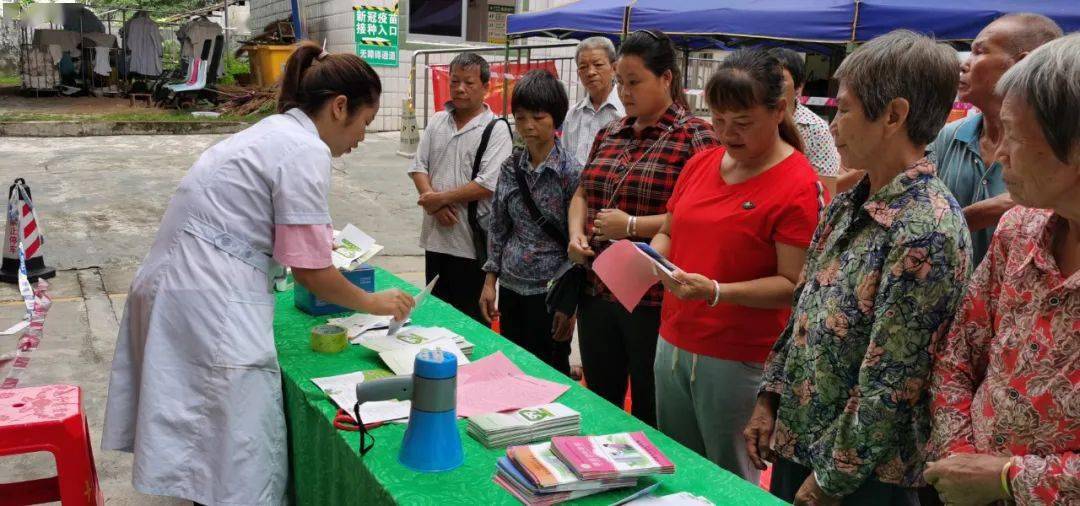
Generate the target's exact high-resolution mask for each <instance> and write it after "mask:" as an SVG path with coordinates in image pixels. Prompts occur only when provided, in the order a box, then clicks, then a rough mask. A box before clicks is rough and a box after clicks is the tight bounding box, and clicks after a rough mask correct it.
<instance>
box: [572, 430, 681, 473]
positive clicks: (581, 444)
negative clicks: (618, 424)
mask: <svg viewBox="0 0 1080 506" xmlns="http://www.w3.org/2000/svg"><path fill="white" fill-rule="evenodd" d="M551 451H552V452H554V453H555V455H556V456H558V457H559V459H560V460H562V461H563V462H566V465H567V466H569V467H570V469H571V470H572V471H574V474H575V475H577V476H578V477H579V478H581V479H583V480H598V479H604V478H613V477H626V476H645V475H649V474H672V473H674V472H675V464H673V463H672V462H671V461H670V460H668V458H667V457H666V456H664V454H663V453H661V452H660V449H659V448H657V447H656V446H654V445H653V444H652V442H651V441H649V438H648V437H646V436H645V433H644V432H620V433H618V434H608V435H606V436H560V437H554V438H552V439H551Z"/></svg>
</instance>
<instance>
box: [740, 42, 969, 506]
mask: <svg viewBox="0 0 1080 506" xmlns="http://www.w3.org/2000/svg"><path fill="white" fill-rule="evenodd" d="M959 73H960V71H959V62H958V59H957V57H956V52H955V51H954V50H953V49H951V48H950V47H948V46H946V45H943V44H939V43H937V42H935V41H934V40H933V39H930V38H928V37H925V36H922V35H918V34H915V33H913V32H910V31H906V30H898V31H894V32H890V33H888V34H886V35H883V36H881V37H878V38H875V39H873V40H871V41H870V42H867V43H866V44H864V45H863V46H861V47H860V48H859V49H856V50H855V51H854V52H853V53H852V54H851V55H849V56H848V57H847V59H845V60H844V62H843V63H842V64H841V65H840V68H839V69H838V70H837V72H836V77H837V79H839V84H840V87H839V95H838V97H837V98H838V101H839V107H838V112H837V115H836V118H835V119H833V122H832V125H831V129H832V132H833V136H835V137H836V146H837V148H838V150H839V151H840V157H841V161H842V163H843V165H844V166H845V167H851V168H855V169H860V170H863V171H865V172H866V175H865V176H864V177H863V179H862V181H861V182H859V183H858V184H857V185H856V186H855V188H853V189H852V190H850V191H847V192H844V193H842V194H840V195H838V196H836V198H835V199H834V200H833V202H832V204H831V205H830V206H829V208H828V209H827V210H826V211H825V216H824V217H823V219H822V220H821V224H820V225H819V227H818V229H817V232H815V234H814V239H813V242H812V243H811V244H810V248H809V250H808V251H807V258H806V267H805V270H804V276H803V279H802V281H800V283H799V285H798V286H797V287H796V288H795V295H794V301H795V307H794V311H793V313H792V316H791V319H790V320H789V321H788V324H787V327H786V328H785V329H784V331H783V332H782V333H781V335H780V338H779V339H778V340H777V343H776V345H775V346H774V347H773V351H772V354H771V355H770V356H769V359H768V361H767V362H766V366H765V374H764V382H763V383H764V384H763V386H762V389H761V392H760V394H759V395H758V399H757V406H756V407H755V410H754V414H753V415H752V417H751V420H750V422H749V424H748V425H747V428H746V430H745V431H744V436H745V437H746V440H747V441H746V442H747V450H748V453H749V456H750V458H751V460H752V461H754V463H755V464H756V465H757V466H758V467H759V468H760V469H764V466H765V464H764V460H770V459H771V460H772V461H773V462H774V464H775V465H774V467H773V475H772V484H771V490H772V492H773V493H774V494H776V495H777V496H779V497H780V498H781V499H784V500H786V501H793V502H794V503H795V504H797V505H798V504H816V505H832V504H852V505H856V504H857V505H862V504H889V505H917V504H919V498H918V487H920V486H922V485H924V483H923V482H922V470H923V467H924V464H925V457H924V454H923V450H924V448H925V447H926V442H927V440H928V439H929V436H930V402H929V395H928V392H927V385H928V384H929V377H930V358H931V357H930V351H929V349H930V345H931V343H932V342H933V341H934V338H935V337H936V336H940V335H944V333H945V331H946V330H948V328H949V324H950V323H951V321H952V317H953V313H954V311H955V310H956V307H957V305H958V303H959V302H960V296H961V292H962V290H963V283H964V280H966V279H967V275H968V263H969V262H968V258H969V254H968V251H967V249H968V247H969V244H970V242H971V238H970V236H969V234H968V230H967V226H966V225H965V223H964V216H963V213H962V211H961V209H960V206H959V205H957V203H956V200H955V199H953V197H952V194H950V193H949V189H948V188H946V187H945V184H944V183H942V182H941V180H939V179H938V178H937V177H935V176H934V166H933V164H932V163H931V162H930V161H929V160H927V159H926V158H925V154H924V151H925V148H926V145H927V144H928V143H929V142H930V141H931V140H933V139H934V135H935V134H936V133H937V131H938V130H939V129H940V128H941V126H942V125H943V124H944V123H945V118H946V117H947V116H948V114H949V111H950V109H951V108H952V101H953V96H954V95H955V93H956V83H957V80H958V78H959ZM770 442H772V447H770Z"/></svg>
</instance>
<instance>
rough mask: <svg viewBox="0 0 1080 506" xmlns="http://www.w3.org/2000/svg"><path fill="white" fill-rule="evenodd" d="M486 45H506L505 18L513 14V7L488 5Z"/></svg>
mask: <svg viewBox="0 0 1080 506" xmlns="http://www.w3.org/2000/svg"><path fill="white" fill-rule="evenodd" d="M487 7H488V22H487V37H488V44H506V18H507V17H508V16H510V15H511V14H513V13H514V6H513V5H496V4H491V3H489V4H488V6H487Z"/></svg>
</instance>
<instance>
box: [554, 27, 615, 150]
mask: <svg viewBox="0 0 1080 506" xmlns="http://www.w3.org/2000/svg"><path fill="white" fill-rule="evenodd" d="M574 59H575V61H577V66H578V67H577V73H578V79H580V80H581V84H582V85H583V86H585V89H586V90H588V92H589V94H588V95H587V96H586V97H585V98H583V99H581V101H579V102H578V103H576V104H574V106H573V107H571V108H570V111H569V112H568V113H567V114H566V120H565V121H564V122H563V145H564V146H566V147H567V149H569V150H570V153H572V154H573V155H574V159H575V160H577V161H578V162H580V163H581V164H582V165H585V166H588V165H589V163H588V162H589V150H590V149H592V144H593V140H595V139H596V134H597V132H599V131H600V129H601V128H603V127H604V126H605V125H607V124H608V123H611V122H612V121H614V120H617V119H619V118H622V117H623V116H626V111H625V110H624V109H623V105H622V102H621V101H619V93H618V92H617V91H615V45H614V44H612V43H611V41H610V40H608V39H607V38H606V37H590V38H588V39H585V40H583V41H581V43H580V44H578V47H577V53H576V55H575V57H574Z"/></svg>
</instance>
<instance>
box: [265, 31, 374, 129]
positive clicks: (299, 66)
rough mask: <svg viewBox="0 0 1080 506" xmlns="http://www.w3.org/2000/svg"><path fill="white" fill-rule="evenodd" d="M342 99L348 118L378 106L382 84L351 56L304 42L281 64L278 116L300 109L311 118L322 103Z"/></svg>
mask: <svg viewBox="0 0 1080 506" xmlns="http://www.w3.org/2000/svg"><path fill="white" fill-rule="evenodd" d="M338 95H345V97H346V98H348V99H349V114H350V115H351V114H354V113H355V112H356V111H358V110H359V109H360V108H361V107H371V106H373V105H376V104H378V102H379V96H381V95H382V82H381V81H379V75H378V74H376V73H375V69H373V68H371V65H368V63H367V62H365V61H364V60H362V59H360V57H359V56H356V55H353V54H330V53H327V52H325V51H323V49H322V48H321V47H319V45H318V44H316V43H314V42H311V41H305V42H303V43H301V44H300V47H298V48H296V51H295V52H293V54H292V56H290V57H289V61H288V62H287V63H286V64H285V75H284V76H283V77H282V79H281V92H280V94H279V95H278V106H277V111H278V112H279V113H281V112H285V111H288V110H289V109H293V108H300V110H302V111H304V112H305V113H307V114H308V115H314V114H315V113H317V112H318V111H319V109H321V108H322V106H323V104H325V103H326V101H328V100H331V99H333V98H334V97H337V96H338Z"/></svg>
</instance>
